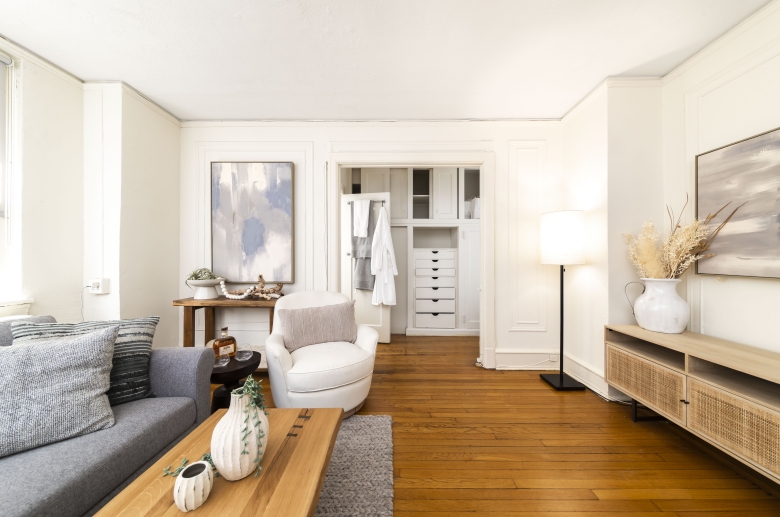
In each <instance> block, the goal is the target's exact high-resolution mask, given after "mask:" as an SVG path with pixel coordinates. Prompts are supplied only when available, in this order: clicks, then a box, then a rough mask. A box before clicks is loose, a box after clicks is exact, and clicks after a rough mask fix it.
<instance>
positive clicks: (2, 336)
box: [0, 316, 57, 346]
mask: <svg viewBox="0 0 780 517" xmlns="http://www.w3.org/2000/svg"><path fill="white" fill-rule="evenodd" d="M14 321H28V322H30V323H57V320H55V319H54V318H53V317H52V316H5V317H3V318H0V346H11V344H12V343H13V341H14V335H13V334H12V333H11V323H13V322H14Z"/></svg>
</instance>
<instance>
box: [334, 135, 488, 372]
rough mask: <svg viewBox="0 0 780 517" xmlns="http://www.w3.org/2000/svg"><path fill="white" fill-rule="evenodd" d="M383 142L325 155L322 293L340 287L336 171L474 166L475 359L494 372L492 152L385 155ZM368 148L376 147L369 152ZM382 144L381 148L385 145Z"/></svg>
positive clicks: (472, 148) (413, 148)
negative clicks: (477, 242) (478, 203)
mask: <svg viewBox="0 0 780 517" xmlns="http://www.w3.org/2000/svg"><path fill="white" fill-rule="evenodd" d="M382 144H383V143H380V142H377V143H375V144H373V143H371V142H366V143H365V144H364V145H365V148H363V149H361V150H360V151H352V152H330V153H328V157H327V162H326V163H327V178H326V181H327V196H326V213H327V225H326V228H327V236H326V243H327V253H326V256H327V259H328V264H327V274H328V290H329V291H339V290H340V287H341V282H340V264H341V262H340V261H341V254H340V253H339V251H340V221H341V213H340V212H341V207H340V205H341V203H340V202H339V201H340V200H339V195H340V192H339V185H340V177H339V172H340V169H341V167H350V168H358V167H426V168H433V167H434V166H446V167H453V166H454V167H458V166H464V167H475V168H476V167H478V168H479V170H480V194H481V196H482V201H483V202H482V207H481V208H482V213H481V218H480V222H479V225H480V234H481V249H480V285H481V293H480V332H479V352H480V354H479V355H480V356H479V358H478V360H479V361H480V362H481V364H482V365H483V366H484V367H485V368H490V369H493V368H495V367H496V353H495V346H496V345H495V343H496V339H495V327H496V321H495V318H496V311H495V292H496V291H495V253H494V250H495V206H496V201H495V197H496V196H495V175H496V171H495V168H496V159H495V153H494V152H492V151H491V150H489V146H486V143H485V142H464V143H463V144H465V145H463V149H462V150H458V149H457V148H456V147H457V144H455V145H453V146H452V147H453V148H452V150H441V149H442V148H443V147H445V146H444V145H442V144H441V143H432V147H434V149H432V150H429V151H425V150H420V144H419V142H409V147H410V148H409V149H403V144H402V143H399V144H397V147H398V148H399V149H397V150H392V151H391V150H387V148H385V149H382V147H384V146H383V145H382ZM372 145H376V147H374V148H373V149H372ZM385 145H386V143H385ZM446 147H449V146H446Z"/></svg>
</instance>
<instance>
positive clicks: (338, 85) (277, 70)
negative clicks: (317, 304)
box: [0, 0, 768, 120]
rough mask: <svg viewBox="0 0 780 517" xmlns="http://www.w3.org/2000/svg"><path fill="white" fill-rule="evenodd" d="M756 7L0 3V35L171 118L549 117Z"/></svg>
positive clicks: (651, 2) (482, 1)
mask: <svg viewBox="0 0 780 517" xmlns="http://www.w3.org/2000/svg"><path fill="white" fill-rule="evenodd" d="M767 3H768V0H587V1H583V0H392V1H390V0H219V1H217V0H163V1H161V0H156V1H155V0H4V1H3V2H0V34H2V35H3V36H5V37H7V38H9V39H11V40H13V41H15V42H17V43H19V44H21V45H23V46H25V47H27V48H28V49H30V50H32V51H33V52H36V53H37V54H39V55H41V56H43V57H44V58H46V59H48V60H49V61H51V62H53V63H55V64H57V65H59V66H60V67H62V68H64V69H65V70H68V71H69V72H71V73H73V74H74V75H76V76H78V77H80V78H81V79H84V80H86V81H92V80H116V81H124V82H126V83H128V84H129V85H131V86H133V87H134V88H136V89H137V90H139V91H140V92H141V93H143V94H144V95H146V96H147V97H149V98H150V99H152V100H153V101H155V102H157V103H158V104H159V105H161V106H162V107H164V108H165V109H167V110H168V111H170V112H171V113H173V114H174V115H176V116H177V117H179V118H181V119H183V120H250V119H252V120H255V119H299V120H312V119H338V120H359V119H374V120H375V119H418V120H419V119H540V118H542V119H544V118H560V117H561V116H562V115H564V114H565V113H566V112H567V111H568V110H569V109H570V108H571V107H572V106H573V105H574V104H576V103H577V101H579V100H580V99H582V98H583V97H584V96H585V95H586V94H587V93H588V92H589V91H590V90H592V89H593V88H594V87H595V86H596V85H597V84H598V83H599V82H601V81H602V80H603V79H604V78H605V77H607V76H662V75H664V74H666V73H667V72H669V71H670V70H672V69H673V68H674V67H675V66H677V65H679V64H680V63H682V62H683V61H684V60H685V59H686V58H688V57H690V56H691V55H693V54H695V53H696V52H697V51H698V50H700V49H701V48H703V47H704V46H706V45H707V44H708V43H710V42H711V41H713V40H714V39H716V38H717V37H718V36H720V35H722V34H723V33H724V32H726V31H728V30H729V29H730V28H732V27H734V26H735V25H736V24H737V23H739V22H740V21H741V20H743V19H745V18H746V17H747V16H749V15H750V14H752V13H753V12H755V11H756V10H758V9H759V8H760V7H762V6H763V5H765V4H767Z"/></svg>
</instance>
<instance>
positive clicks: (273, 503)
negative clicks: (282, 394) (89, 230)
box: [97, 408, 344, 517]
mask: <svg viewBox="0 0 780 517" xmlns="http://www.w3.org/2000/svg"><path fill="white" fill-rule="evenodd" d="M226 411H227V410H225V409H220V410H218V411H217V412H216V413H214V414H213V415H211V416H210V417H209V418H208V419H207V420H206V421H205V422H203V423H202V424H201V425H200V426H198V428H197V429H195V430H194V431H193V432H192V433H190V434H189V435H188V436H187V437H186V438H184V440H182V441H181V442H179V443H178V444H177V445H176V446H175V447H174V448H173V449H171V450H170V451H168V453H166V454H165V455H164V456H163V457H162V458H161V459H160V460H159V461H157V462H156V463H155V464H154V465H152V466H151V467H150V468H149V469H148V470H147V471H146V472H144V473H143V474H141V475H140V476H139V477H138V478H137V479H136V480H135V481H133V482H132V483H131V484H130V485H129V486H128V487H127V488H125V489H124V490H123V491H122V492H120V493H119V494H118V495H117V496H116V497H114V499H112V500H111V502H109V503H108V504H107V505H106V506H104V507H103V508H102V509H101V510H100V511H99V512H98V513H97V516H99V517H106V516H113V515H117V516H118V515H122V516H133V517H151V516H162V515H166V516H175V515H181V512H180V511H179V509H178V508H176V505H175V504H174V502H173V485H174V483H175V481H176V479H175V478H172V477H170V476H168V477H162V474H163V468H165V467H167V466H168V465H170V466H171V468H175V467H178V466H179V465H180V464H181V460H182V458H184V457H186V458H187V459H188V460H190V462H194V461H198V460H200V458H201V457H202V456H203V454H205V453H207V452H209V450H210V449H211V433H212V431H213V430H214V427H215V426H216V425H217V422H219V420H220V419H221V418H222V416H223V415H224V414H225V412H226ZM343 414H344V411H343V410H342V409H340V408H339V409H269V410H268V422H269V427H270V429H271V432H270V437H269V438H268V446H267V448H266V450H265V454H264V456H263V461H262V463H261V464H260V465H261V466H262V468H263V470H262V471H261V472H260V475H259V476H257V477H254V474H250V475H249V476H248V477H245V478H244V479H242V480H240V481H226V480H225V479H224V478H222V477H218V478H216V479H215V480H214V488H212V490H211V494H210V495H209V498H208V500H207V501H206V502H205V503H204V504H203V506H201V507H200V508H198V509H197V510H194V511H192V512H189V513H188V514H187V515H192V516H193V517H194V516H222V517H232V516H236V517H238V516H241V517H249V516H252V517H259V516H261V515H262V516H266V517H272V516H285V517H297V516H311V515H314V511H315V510H316V509H317V501H318V500H319V498H320V491H321V490H322V483H323V482H324V481H325V474H326V473H327V471H328V464H329V463H330V456H331V454H332V453H333V444H334V443H335V442H336V435H337V434H338V431H339V427H340V426H341V419H342V417H343Z"/></svg>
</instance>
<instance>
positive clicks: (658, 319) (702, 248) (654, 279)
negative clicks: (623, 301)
mask: <svg viewBox="0 0 780 517" xmlns="http://www.w3.org/2000/svg"><path fill="white" fill-rule="evenodd" d="M729 204H730V203H727V204H726V205H724V206H723V207H722V208H721V209H720V210H718V211H717V212H715V213H714V214H710V215H708V216H707V217H706V218H705V219H703V220H701V219H694V220H693V221H692V222H691V223H689V224H686V225H681V224H680V220H681V218H682V212H683V211H685V207H686V206H687V205H688V200H687V199H686V201H685V205H684V206H683V210H682V211H681V212H680V216H679V217H677V220H675V218H674V211H673V210H672V209H671V208H670V207H668V206H667V207H666V209H667V214H668V215H669V226H670V228H669V234H668V235H667V236H666V237H664V238H663V239H661V236H660V234H659V233H658V231H657V230H656V229H655V225H654V224H653V221H652V220H650V221H648V222H647V223H645V224H644V226H643V227H642V231H641V232H640V233H639V234H637V235H632V234H630V233H624V234H623V237H624V238H625V240H626V244H628V257H629V259H630V260H631V263H632V264H633V265H634V266H635V267H636V269H637V272H638V273H639V276H640V278H641V280H642V281H643V282H644V286H645V289H644V291H643V292H642V294H641V295H640V296H639V298H637V299H636V302H634V306H633V309H634V316H636V321H637V323H638V324H639V326H640V327H642V328H644V329H647V330H652V331H654V332H663V333H665V334H679V333H681V332H683V331H684V330H685V327H687V326H688V320H689V319H690V316H691V309H690V307H689V306H688V303H687V302H686V301H685V300H683V299H682V298H680V296H679V295H678V294H677V284H679V283H680V277H681V276H682V275H683V274H684V273H685V272H686V271H687V270H688V268H690V267H691V266H692V265H693V264H694V263H695V262H696V261H697V260H702V259H707V258H710V257H713V256H715V254H714V253H711V252H710V245H711V244H712V241H713V240H714V239H715V237H716V236H717V235H718V232H720V230H721V229H722V228H723V227H724V226H725V225H726V223H728V222H729V220H730V219H731V218H732V217H733V216H734V214H735V213H736V211H737V210H739V208H740V207H737V208H735V209H734V211H733V212H731V214H730V215H729V216H728V217H726V219H725V220H724V221H723V222H722V223H720V224H719V225H717V226H712V225H711V224H710V223H711V222H712V220H713V219H714V218H715V217H717V215H718V214H720V212H722V211H723V209H725V208H726V207H727V206H728V205H729ZM740 206H741V205H740Z"/></svg>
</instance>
